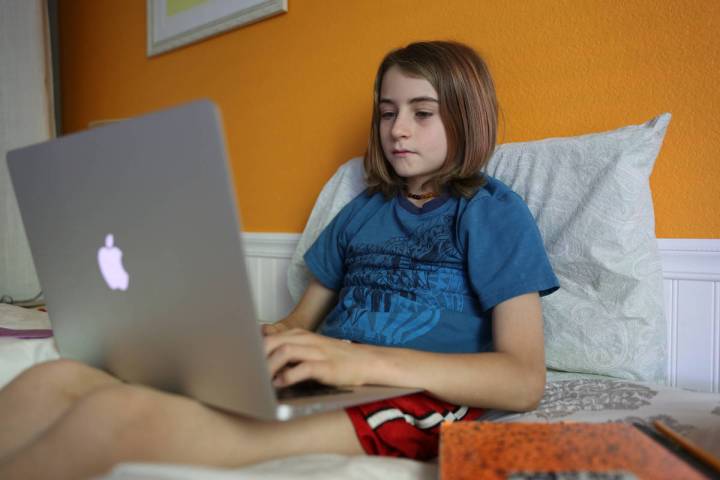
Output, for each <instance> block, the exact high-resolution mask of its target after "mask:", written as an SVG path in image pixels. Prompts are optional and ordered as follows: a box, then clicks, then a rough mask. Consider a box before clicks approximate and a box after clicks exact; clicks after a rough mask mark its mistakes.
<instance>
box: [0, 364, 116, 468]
mask: <svg viewBox="0 0 720 480" xmlns="http://www.w3.org/2000/svg"><path fill="white" fill-rule="evenodd" d="M119 383H120V381H119V380H118V379H116V378H115V377H112V376H110V375H108V374H107V373H105V372H103V371H100V370H97V369H94V368H92V367H89V366H87V365H85V364H83V363H79V362H75V361H72V360H56V361H51V362H45V363H41V364H38V365H36V366H34V367H31V368H29V369H27V370H25V371H24V372H23V373H21V374H20V375H18V376H17V377H16V378H15V379H13V381H11V382H10V383H9V384H7V385H6V386H5V388H3V389H2V390H0V424H2V428H0V461H2V459H3V458H5V457H6V456H8V455H9V454H11V453H12V452H14V451H15V450H17V449H19V448H21V447H23V446H25V445H27V444H28V443H30V442H31V441H32V440H33V439H34V438H35V437H36V436H37V435H38V434H40V433H41V432H43V431H44V430H45V429H47V428H48V427H49V426H50V425H51V424H53V423H55V421H57V419H58V418H60V416H61V415H62V414H64V413H65V412H66V411H67V409H68V408H70V407H71V406H72V405H73V403H75V402H76V401H78V400H79V399H80V398H82V397H83V396H85V395H87V394H88V393H90V392H92V391H95V390H96V389H98V388H102V387H106V386H109V385H117V384H119Z"/></svg>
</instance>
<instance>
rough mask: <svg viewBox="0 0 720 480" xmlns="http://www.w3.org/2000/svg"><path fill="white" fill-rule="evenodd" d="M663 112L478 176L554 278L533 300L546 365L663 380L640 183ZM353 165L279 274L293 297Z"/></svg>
mask: <svg viewBox="0 0 720 480" xmlns="http://www.w3.org/2000/svg"><path fill="white" fill-rule="evenodd" d="M669 122H670V114H668V113H666V114H663V115H660V116H658V117H656V118H654V119H652V120H650V121H649V122H647V123H644V124H642V125H633V126H629V127H625V128H621V129H619V130H615V131H610V132H603V133H595V134H590V135H583V136H578V137H566V138H551V139H546V140H539V141H532V142H521V143H510V144H504V145H500V146H499V147H498V148H497V149H496V151H495V153H494V154H493V157H492V158H491V159H490V163H489V164H488V167H487V173H488V174H489V175H491V176H494V177H496V178H498V179H499V180H500V181H502V182H503V183H505V184H507V185H508V186H510V188H512V189H513V190H514V191H515V192H517V193H518V194H519V195H520V196H521V197H522V198H523V199H524V200H525V202H526V203H527V204H528V207H529V208H530V211H531V212H532V213H533V216H534V217H535V220H536V221H537V224H538V227H539V229H540V232H541V233H542V236H543V240H544V243H545V248H546V250H547V252H548V256H549V258H550V261H551V263H552V266H553V268H554V270H555V274H556V275H557V276H558V278H559V279H560V290H558V291H557V292H555V293H553V294H552V295H549V296H547V297H543V298H542V302H543V314H544V319H545V348H546V364H547V367H548V368H550V369H552V370H559V371H567V372H579V373H591V374H598V375H607V376H611V377H617V378H626V379H636V380H648V381H655V382H662V381H663V380H664V378H665V371H666V368H665V367H666V363H667V340H666V335H667V331H666V322H665V316H664V311H663V285H662V265H661V263H660V257H659V254H658V249H657V241H656V239H655V218H654V213H653V205H652V197H651V194H650V184H649V177H650V173H651V172H652V168H653V165H654V164H655V158H656V157H657V154H658V152H659V150H660V147H661V145H662V141H663V138H664V136H665V131H666V129H667V126H668V124H669ZM364 188H365V187H364V183H363V169H362V158H354V159H352V160H350V161H349V162H347V163H345V164H344V165H342V166H341V167H340V169H339V170H338V171H337V172H336V173H335V175H334V176H333V177H332V178H331V179H330V180H329V181H328V183H327V184H326V185H325V187H324V188H323V191H322V193H321V195H320V196H319V197H318V200H317V202H316V204H315V207H314V208H313V211H312V213H311V216H310V220H309V221H308V223H307V225H306V227H305V231H304V232H303V234H302V236H301V238H300V241H299V243H298V247H297V249H296V251H295V254H294V256H293V259H292V260H291V263H290V267H289V269H288V287H289V290H290V292H291V295H292V296H293V298H294V300H295V301H298V300H299V298H300V296H301V294H302V292H303V291H304V288H305V286H306V285H307V281H308V278H309V277H308V273H307V267H305V265H304V263H303V260H302V256H303V255H304V253H305V251H306V250H307V249H308V248H309V247H310V245H311V244H312V242H313V241H314V240H315V238H317V236H318V235H319V234H320V232H321V231H322V229H323V228H324V227H325V225H327V224H328V223H329V222H330V220H332V218H333V216H334V215H335V214H336V213H337V212H338V211H339V210H340V209H341V208H342V207H343V206H344V205H345V204H346V203H347V202H348V201H350V200H351V199H352V198H354V197H355V196H356V195H358V194H359V193H360V192H361V191H362V190H363V189H364Z"/></svg>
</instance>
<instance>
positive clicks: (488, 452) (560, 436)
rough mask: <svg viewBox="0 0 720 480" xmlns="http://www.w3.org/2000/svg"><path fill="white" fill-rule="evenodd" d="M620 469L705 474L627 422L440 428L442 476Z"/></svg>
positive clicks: (649, 475) (651, 474) (670, 475)
mask: <svg viewBox="0 0 720 480" xmlns="http://www.w3.org/2000/svg"><path fill="white" fill-rule="evenodd" d="M618 471H624V472H629V473H632V474H634V475H635V476H637V478H641V479H653V480H654V479H665V478H666V479H681V478H682V479H686V480H691V479H703V478H705V477H704V476H702V475H700V474H699V473H698V472H697V471H695V470H694V469H693V468H691V467H690V466H688V465H687V464H685V463H684V462H683V461H682V460H680V459H679V458H677V457H675V456H674V455H673V454H672V453H670V452H668V451H667V450H666V449H665V448H663V447H662V446H660V445H658V444H656V443H655V442H653V440H652V439H650V438H649V437H647V436H646V435H645V434H643V433H642V432H640V431H638V430H637V429H635V428H634V427H632V426H631V425H627V424H618V423H612V424H607V423H604V424H592V423H549V424H545V423H488V422H458V423H446V424H443V426H442V430H441V437H440V478H441V479H442V480H460V479H468V480H469V479H472V480H482V479H505V478H507V477H508V476H509V475H512V474H516V473H520V472H618Z"/></svg>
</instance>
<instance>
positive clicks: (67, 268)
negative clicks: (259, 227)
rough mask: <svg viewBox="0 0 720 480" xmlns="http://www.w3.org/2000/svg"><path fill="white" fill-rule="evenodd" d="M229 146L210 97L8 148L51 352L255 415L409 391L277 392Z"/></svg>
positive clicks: (276, 415) (280, 414)
mask: <svg viewBox="0 0 720 480" xmlns="http://www.w3.org/2000/svg"><path fill="white" fill-rule="evenodd" d="M226 158H227V156H226V151H225V142H224V138H223V135H222V130H221V122H220V115H219V111H218V109H217V108H216V107H215V106H214V105H213V104H212V103H210V102H208V101H197V102H193V103H189V104H186V105H182V106H180V107H177V108H172V109H169V110H164V111H161V112H157V113H152V114H149V115H146V116H143V117H139V118H135V119H131V120H127V121H123V122H119V123H116V124H111V125H107V126H104V127H100V128H97V129H93V130H88V131H84V132H81V133H77V134H73V135H68V136H66V137H62V138H58V139H55V140H51V141H48V142H45V143H41V144H37V145H33V146H30V147H25V148H21V149H17V150H14V151H12V152H9V153H8V155H7V161H8V167H9V171H10V177H11V179H12V183H13V186H14V189H15V194H16V196H17V199H18V203H19V205H20V212H21V215H22V218H23V222H24V225H25V229H26V232H27V236H28V239H29V242H30V248H31V251H32V255H33V259H34V261H35V267H36V269H37V273H38V277H39V279H40V283H41V285H42V288H43V291H44V293H45V300H46V302H47V306H48V311H49V315H50V321H51V322H52V326H53V331H54V334H55V339H56V341H57V345H58V348H59V350H60V354H61V355H62V356H63V357H67V358H73V359H76V360H80V361H83V362H85V363H88V364H90V365H94V366H96V367H99V368H102V369H104V370H107V371H109V372H111V373H113V374H114V375H116V376H117V377H119V378H121V379H123V380H125V381H127V382H133V383H141V384H146V385H151V386H153V387H156V388H160V389H163V390H167V391H170V392H176V393H181V394H185V395H188V396H190V397H193V398H195V399H197V400H200V401H202V402H205V403H207V404H209V405H213V406H216V407H219V408H222V409H226V410H230V411H233V412H237V413H241V414H245V415H249V416H253V417H257V418H263V419H279V420H286V419H289V418H293V417H295V416H298V415H305V414H309V413H316V412H321V411H326V410H333V409H339V408H342V407H346V406H350V405H355V404H360V403H365V402H369V401H373V400H377V399H381V398H388V397H393V396H398V395H403V394H407V393H411V392H414V391H417V390H411V389H401V388H386V387H374V386H371V387H362V388H347V389H346V388H341V389H340V390H339V391H338V390H336V391H333V392H331V393H324V394H320V395H317V394H316V393H317V392H314V391H311V392H307V393H308V395H307V396H303V397H298V398H293V399H288V400H284V399H279V398H278V393H277V392H276V390H275V389H274V388H273V386H272V383H271V378H270V375H269V371H268V368H267V364H266V358H265V354H264V350H263V340H262V335H261V333H260V328H259V324H258V322H257V319H256V315H255V308H254V306H253V300H252V295H251V292H250V285H249V283H248V278H247V273H246V265H245V257H244V254H243V247H242V238H241V230H240V220H239V216H238V211H237V209H236V207H235V190H234V188H233V184H232V181H231V179H230V175H229V168H228V163H227V160H226ZM237 173H238V174H242V172H241V171H240V172H237Z"/></svg>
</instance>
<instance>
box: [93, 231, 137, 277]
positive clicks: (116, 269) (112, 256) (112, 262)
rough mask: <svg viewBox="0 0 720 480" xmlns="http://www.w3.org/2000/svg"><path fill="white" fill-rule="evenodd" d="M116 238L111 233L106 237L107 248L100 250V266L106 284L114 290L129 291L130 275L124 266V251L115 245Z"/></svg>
mask: <svg viewBox="0 0 720 480" xmlns="http://www.w3.org/2000/svg"><path fill="white" fill-rule="evenodd" d="M113 243H114V237H113V234H112V233H109V234H108V235H107V237H105V246H104V247H100V249H99V250H98V255H97V258H98V265H99V266H100V273H102V276H103V278H104V279H105V283H107V284H108V287H110V288H111V289H113V290H123V291H124V290H127V288H128V284H129V283H130V275H128V273H127V272H126V271H125V268H123V264H122V255H123V254H122V250H120V249H119V248H117V247H116V246H114V245H113Z"/></svg>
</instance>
